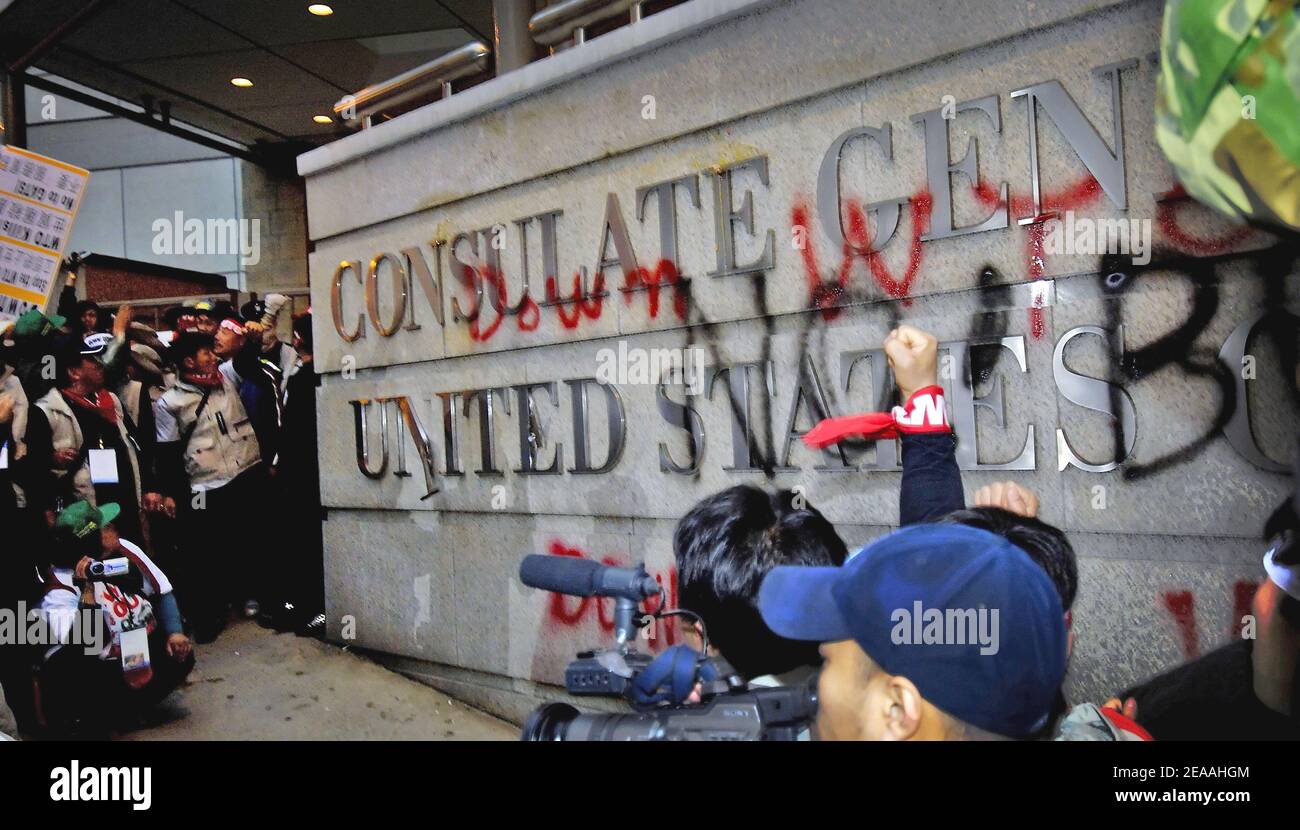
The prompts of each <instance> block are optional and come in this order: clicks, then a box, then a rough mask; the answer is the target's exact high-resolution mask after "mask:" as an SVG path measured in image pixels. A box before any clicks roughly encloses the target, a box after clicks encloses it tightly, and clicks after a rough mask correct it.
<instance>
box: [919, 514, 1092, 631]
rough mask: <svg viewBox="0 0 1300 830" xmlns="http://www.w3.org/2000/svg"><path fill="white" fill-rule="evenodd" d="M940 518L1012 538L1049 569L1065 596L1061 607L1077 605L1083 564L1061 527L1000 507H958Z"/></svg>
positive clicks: (1066, 608) (1051, 576) (1057, 591)
mask: <svg viewBox="0 0 1300 830" xmlns="http://www.w3.org/2000/svg"><path fill="white" fill-rule="evenodd" d="M939 521H941V522H944V523H946V524H963V525H969V526H970V527H977V528H979V529H980V530H987V531H988V532H990V533H995V534H997V535H998V536H1001V537H1002V538H1004V539H1006V540H1007V541H1009V542H1011V544H1013V545H1015V546H1016V547H1018V548H1020V549H1021V550H1023V551H1024V552H1025V553H1027V554H1029V558H1030V559H1032V560H1034V561H1035V562H1037V563H1038V566H1039V567H1040V568H1042V569H1043V570H1044V571H1046V572H1047V576H1048V578H1049V579H1051V580H1052V584H1053V585H1055V586H1056V593H1058V594H1059V595H1060V597H1061V608H1062V609H1064V610H1066V611H1069V610H1070V606H1072V605H1074V595H1075V593H1076V592H1077V591H1078V590H1079V566H1078V562H1077V560H1076V558H1075V555H1074V548H1073V547H1072V546H1071V545H1070V540H1069V539H1067V538H1065V534H1064V533H1062V532H1061V530H1060V529H1058V528H1055V527H1053V526H1052V525H1049V524H1048V523H1047V522H1044V521H1041V520H1039V519H1037V518H1031V517H1028V516H1021V515H1019V514H1017V513H1012V512H1011V511H1009V510H1003V509H1002V508H1000V507H971V508H967V509H965V510H954V511H953V512H951V513H949V514H948V515H946V516H944V517H943V518H942V519H940V520H939Z"/></svg>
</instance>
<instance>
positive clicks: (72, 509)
mask: <svg viewBox="0 0 1300 830" xmlns="http://www.w3.org/2000/svg"><path fill="white" fill-rule="evenodd" d="M121 512H122V508H120V507H118V506H117V505H116V504H113V503H112V502H110V503H108V504H102V505H100V506H99V507H95V506H94V505H93V504H91V503H90V502H88V501H76V502H73V503H72V504H70V505H68V506H67V507H65V508H63V510H62V512H60V513H59V517H58V518H57V519H55V520H54V535H55V537H56V538H58V539H61V540H63V541H65V542H77V541H81V540H84V539H86V538H87V537H89V536H90V534H92V533H97V532H99V530H101V529H102V528H103V527H104V526H105V525H107V524H108V523H109V522H111V521H113V520H114V519H116V518H117V516H118V514H119V513H121Z"/></svg>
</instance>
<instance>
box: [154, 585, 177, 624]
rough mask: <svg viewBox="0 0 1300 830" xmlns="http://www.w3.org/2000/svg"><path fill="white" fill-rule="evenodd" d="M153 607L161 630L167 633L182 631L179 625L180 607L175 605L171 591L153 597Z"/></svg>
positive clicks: (174, 598)
mask: <svg viewBox="0 0 1300 830" xmlns="http://www.w3.org/2000/svg"><path fill="white" fill-rule="evenodd" d="M153 608H154V612H155V613H156V614H157V616H158V621H159V622H161V623H162V627H163V631H166V632H167V634H168V635H171V634H180V633H182V632H183V631H184V628H183V627H182V626H181V609H180V608H178V607H177V606H176V597H175V596H173V595H172V592H171V591H168V592H167V593H165V594H163V595H162V596H159V597H155V598H154V603H153Z"/></svg>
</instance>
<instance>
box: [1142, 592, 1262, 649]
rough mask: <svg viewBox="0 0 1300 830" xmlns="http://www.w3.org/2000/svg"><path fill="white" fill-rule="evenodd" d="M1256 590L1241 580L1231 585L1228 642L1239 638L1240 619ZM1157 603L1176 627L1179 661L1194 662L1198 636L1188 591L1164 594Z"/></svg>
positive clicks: (1193, 600)
mask: <svg viewBox="0 0 1300 830" xmlns="http://www.w3.org/2000/svg"><path fill="white" fill-rule="evenodd" d="M1256 587H1258V586H1256V584H1255V583H1254V582H1250V581H1249V580H1244V579H1239V580H1237V581H1236V582H1234V583H1233V585H1232V619H1231V620H1229V622H1228V636H1229V638H1230V639H1232V640H1240V639H1241V638H1242V633H1243V632H1242V628H1243V624H1242V618H1243V617H1245V616H1247V615H1248V614H1250V613H1251V601H1252V600H1253V599H1254V598H1255V589H1256ZM1161 601H1162V602H1163V604H1164V607H1165V610H1166V611H1168V612H1169V614H1170V615H1171V616H1172V617H1173V619H1174V624H1175V625H1176V626H1177V628H1178V635H1179V638H1180V639H1181V640H1182V649H1183V658H1184V659H1186V660H1194V659H1195V658H1196V657H1198V656H1199V655H1200V653H1201V640H1200V635H1199V634H1198V633H1197V631H1196V597H1195V596H1194V595H1193V594H1192V592H1191V591H1166V592H1165V593H1164V594H1162V595H1161Z"/></svg>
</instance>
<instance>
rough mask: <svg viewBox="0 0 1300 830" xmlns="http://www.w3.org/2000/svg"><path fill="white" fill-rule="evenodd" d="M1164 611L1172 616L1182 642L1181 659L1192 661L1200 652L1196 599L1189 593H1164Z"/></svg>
mask: <svg viewBox="0 0 1300 830" xmlns="http://www.w3.org/2000/svg"><path fill="white" fill-rule="evenodd" d="M1163 599H1164V602H1165V610H1166V611H1168V612H1169V613H1170V614H1172V615H1173V618H1174V623H1175V624H1176V625H1177V626H1178V634H1179V636H1180V637H1182V640H1183V657H1184V658H1186V659H1188V660H1192V659H1194V658H1195V657H1196V656H1197V655H1199V654H1200V652H1201V644H1200V639H1199V638H1198V637H1197V635H1196V598H1195V597H1194V596H1192V592H1191V591H1166V592H1165V595H1164V597H1163Z"/></svg>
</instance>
